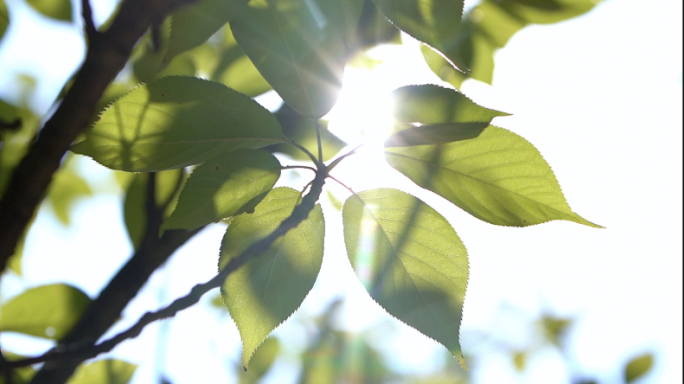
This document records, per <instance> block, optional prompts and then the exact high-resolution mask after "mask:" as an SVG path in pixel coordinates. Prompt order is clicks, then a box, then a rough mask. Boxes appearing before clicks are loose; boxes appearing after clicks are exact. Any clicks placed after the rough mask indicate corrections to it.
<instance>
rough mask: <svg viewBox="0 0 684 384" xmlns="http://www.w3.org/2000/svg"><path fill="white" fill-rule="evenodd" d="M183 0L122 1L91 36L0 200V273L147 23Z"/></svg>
mask: <svg viewBox="0 0 684 384" xmlns="http://www.w3.org/2000/svg"><path fill="white" fill-rule="evenodd" d="M187 2H190V1H189V0H126V1H125V2H124V3H123V4H122V6H121V9H120V11H119V14H118V15H117V16H116V18H115V19H114V21H113V22H112V25H111V26H110V27H109V28H108V29H107V30H106V31H105V32H103V33H102V34H101V35H99V36H98V38H97V40H96V41H91V42H90V45H89V47H88V52H87V54H86V58H85V61H84V62H83V65H82V66H81V68H80V70H79V71H78V74H77V75H76V77H75V79H74V83H73V85H72V86H71V88H70V89H69V91H68V92H67V94H66V96H65V97H64V99H63V100H62V103H61V104H60V106H59V108H57V110H56V111H55V114H54V115H52V117H51V118H50V119H49V120H48V121H47V122H46V123H45V125H44V126H43V128H42V130H41V131H40V133H39V134H38V137H37V139H36V141H35V142H34V143H33V145H31V147H30V149H29V152H28V153H27V155H26V156H25V157H24V158H23V159H22V160H21V162H20V163H19V165H18V166H17V168H16V169H15V170H14V172H13V174H12V178H11V179H10V182H9V184H8V186H7V189H6V190H5V193H4V195H3V196H2V200H0V272H2V271H4V270H5V268H6V266H7V260H8V259H9V258H10V256H12V254H13V253H14V250H15V248H16V246H17V243H18V241H19V239H20V238H21V235H22V234H23V233H24V229H25V228H26V226H27V225H28V223H29V220H30V219H31V216H32V215H33V212H34V211H35V210H36V207H37V206H38V204H39V203H40V201H41V200H42V199H43V196H44V195H45V192H46V190H47V188H48V185H49V184H50V182H51V180H52V176H53V174H54V173H55V171H57V169H58V168H59V165H60V162H61V160H62V157H64V154H65V153H66V151H67V150H68V149H69V146H70V145H71V143H72V142H73V141H74V139H76V137H77V136H78V135H79V134H80V133H81V132H82V131H83V130H84V129H85V128H86V127H87V126H88V123H89V122H90V119H91V118H92V116H93V115H94V114H95V112H96V111H95V106H96V103H97V101H98V100H99V99H100V97H101V96H102V94H103V93H104V91H105V89H106V88H107V86H108V85H109V83H111V82H112V80H113V79H114V78H115V77H116V75H117V74H118V73H119V71H120V70H121V69H122V68H123V67H124V65H125V64H126V61H127V60H128V57H129V56H130V54H131V51H132V49H133V46H134V45H135V44H136V42H137V41H138V39H140V37H141V36H142V35H143V34H144V33H145V31H147V29H148V28H149V27H150V25H151V24H152V23H153V22H154V21H155V20H159V18H160V17H163V16H164V15H166V14H167V13H168V12H169V11H170V10H171V9H173V8H175V7H177V6H179V5H181V4H184V3H187Z"/></svg>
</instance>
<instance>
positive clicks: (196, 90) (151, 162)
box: [71, 77, 285, 172]
mask: <svg viewBox="0 0 684 384" xmlns="http://www.w3.org/2000/svg"><path fill="white" fill-rule="evenodd" d="M283 140H285V136H283V133H282V132H281V130H280V125H279V124H278V121H277V120H276V119H275V117H273V115H272V114H271V113H270V112H268V110H266V109H265V108H263V107H262V106H261V105H259V104H258V103H257V102H255V101H254V100H252V99H250V98H249V97H247V96H245V95H243V94H241V93H238V92H236V91H234V90H232V89H230V88H227V87H226V86H224V85H222V84H218V83H213V82H210V81H206V80H202V79H198V78H193V77H166V78H163V79H160V80H157V81H154V82H152V83H149V84H146V85H143V86H140V87H138V88H136V89H134V90H133V91H131V92H129V93H128V94H126V95H125V96H123V97H122V98H120V99H118V100H117V101H115V102H114V103H113V104H112V105H111V106H110V107H109V108H108V109H107V110H106V111H105V112H104V113H103V114H102V116H101V117H100V120H99V121H98V122H97V123H96V124H95V126H94V127H93V129H91V130H90V131H88V132H87V134H86V139H85V140H84V141H81V142H78V143H76V144H74V145H73V146H72V148H71V150H72V151H74V152H76V153H79V154H83V155H87V156H91V157H92V158H93V159H95V160H96V161H97V162H99V163H101V164H103V165H104V166H106V167H108V168H111V169H120V170H124V171H129V172H144V171H158V170H163V169H171V168H180V167H185V166H188V165H193V164H198V163H201V162H204V161H206V160H208V159H210V158H212V157H216V156H218V155H219V154H222V153H225V152H229V151H232V150H235V149H238V148H260V147H263V146H266V145H268V144H272V143H274V142H282V141H283Z"/></svg>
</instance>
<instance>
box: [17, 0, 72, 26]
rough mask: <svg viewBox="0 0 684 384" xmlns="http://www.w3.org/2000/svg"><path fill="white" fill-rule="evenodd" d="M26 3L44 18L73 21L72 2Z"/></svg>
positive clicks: (31, 0) (45, 0) (32, 0)
mask: <svg viewBox="0 0 684 384" xmlns="http://www.w3.org/2000/svg"><path fill="white" fill-rule="evenodd" d="M26 2H27V3H28V4H29V5H30V6H31V7H33V9H35V10H36V11H38V12H40V13H42V14H43V15H44V16H47V17H50V18H52V19H56V20H63V21H71V0H26Z"/></svg>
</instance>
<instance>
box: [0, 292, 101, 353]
mask: <svg viewBox="0 0 684 384" xmlns="http://www.w3.org/2000/svg"><path fill="white" fill-rule="evenodd" d="M88 305H90V298H88V296H87V295H86V294H85V293H83V292H82V291H81V290H80V289H78V288H75V287H72V286H70V285H66V284H51V285H42V286H39V287H35V288H30V289H28V290H26V291H25V292H23V293H22V294H20V295H19V296H16V297H14V298H12V299H10V300H9V301H8V302H7V303H5V305H3V306H2V310H0V331H12V332H19V333H23V334H26V335H32V336H38V337H45V338H48V339H52V340H60V339H61V338H62V337H64V336H65V335H66V334H67V332H69V331H70V330H71V328H72V327H73V326H74V325H75V324H76V322H77V321H78V319H79V318H80V317H81V315H82V314H83V312H84V311H85V309H86V307H87V306H88Z"/></svg>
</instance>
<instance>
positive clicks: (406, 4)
mask: <svg viewBox="0 0 684 384" xmlns="http://www.w3.org/2000/svg"><path fill="white" fill-rule="evenodd" d="M373 2H374V3H375V5H377V7H378V8H379V9H380V10H381V11H382V13H384V14H385V16H387V18H388V19H390V21H391V22H392V23H393V24H394V25H396V26H397V27H398V28H400V29H401V30H402V31H404V32H406V33H408V34H409V35H411V36H413V37H415V38H416V39H418V40H420V41H422V42H424V43H425V44H428V45H429V46H431V47H433V48H435V49H437V50H439V51H440V52H442V54H444V56H446V57H447V58H448V59H449V60H450V61H451V62H452V63H453V65H455V66H456V67H458V68H459V69H461V70H462V71H467V70H468V69H467V68H466V67H465V66H464V65H463V62H462V60H461V58H460V57H459V55H458V53H459V52H458V44H457V43H458V40H457V37H458V31H459V29H460V25H461V16H462V14H463V0H373Z"/></svg>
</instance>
